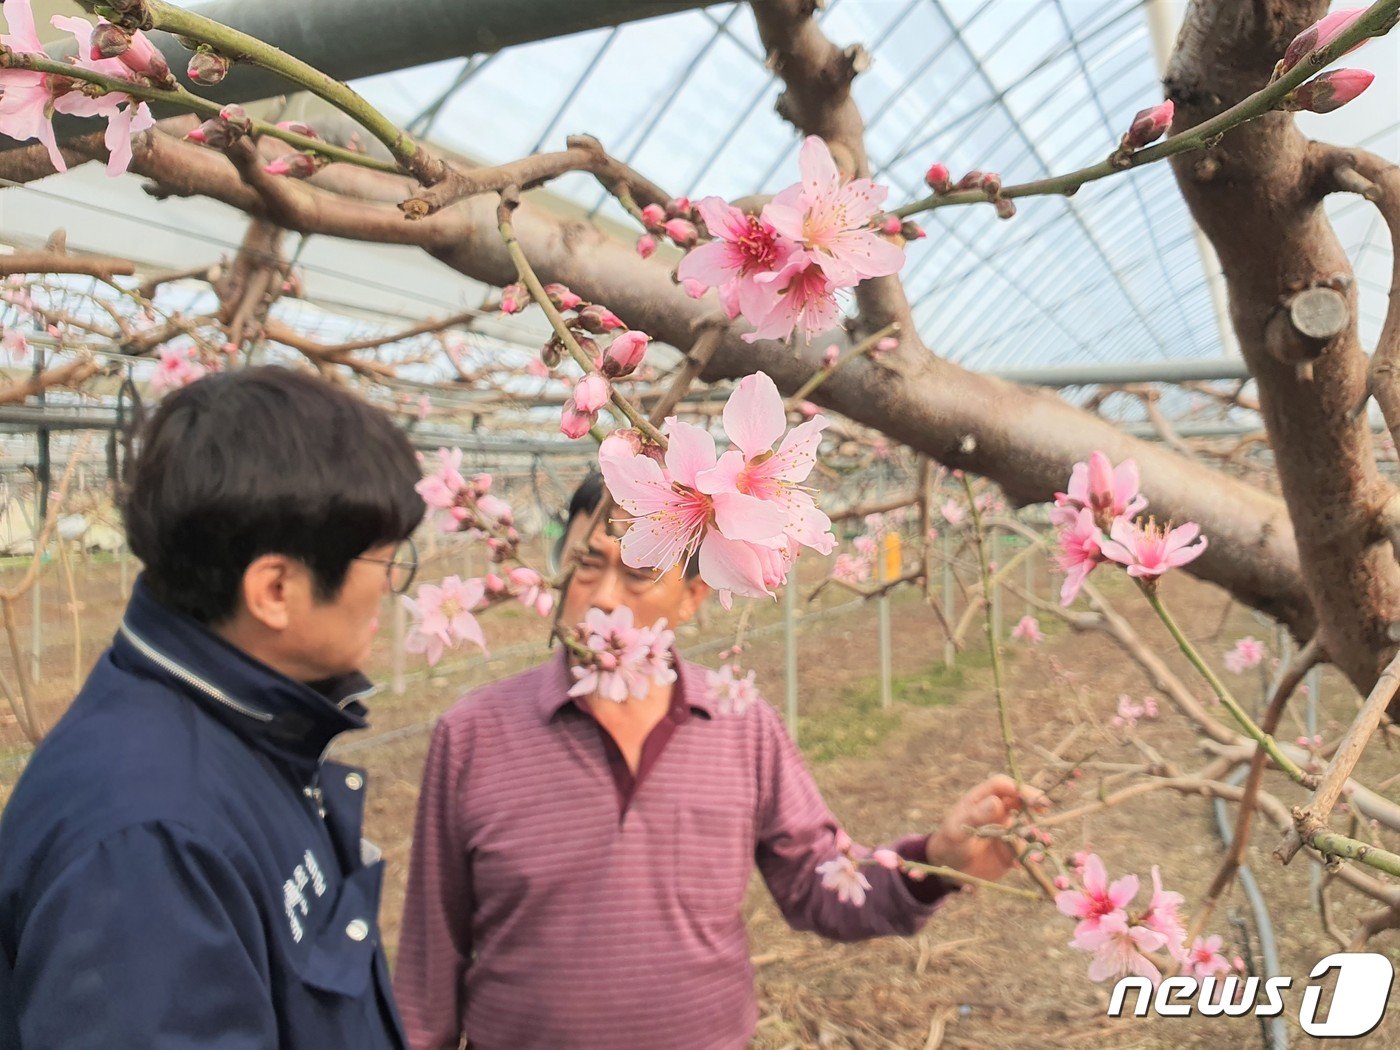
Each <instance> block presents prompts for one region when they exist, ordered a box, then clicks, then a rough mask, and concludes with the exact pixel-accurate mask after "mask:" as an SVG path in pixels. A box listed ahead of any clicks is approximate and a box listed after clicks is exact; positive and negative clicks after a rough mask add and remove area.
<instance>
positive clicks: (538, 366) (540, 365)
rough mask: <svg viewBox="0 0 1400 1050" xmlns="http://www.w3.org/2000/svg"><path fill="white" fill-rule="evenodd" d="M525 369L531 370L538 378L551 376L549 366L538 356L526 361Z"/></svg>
mask: <svg viewBox="0 0 1400 1050" xmlns="http://www.w3.org/2000/svg"><path fill="white" fill-rule="evenodd" d="M525 371H527V372H529V373H530V374H531V375H532V376H534V377H535V378H536V379H548V378H549V366H548V365H547V364H545V363H544V362H543V361H541V360H540V359H539V358H538V357H532V358H530V360H528V361H526V362H525Z"/></svg>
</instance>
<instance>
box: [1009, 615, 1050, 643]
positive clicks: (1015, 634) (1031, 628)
mask: <svg viewBox="0 0 1400 1050" xmlns="http://www.w3.org/2000/svg"><path fill="white" fill-rule="evenodd" d="M1011 637H1012V638H1017V639H1019V640H1021V641H1023V642H1028V643H1030V644H1031V645H1039V644H1040V642H1041V640H1042V639H1043V638H1044V637H1045V636H1044V635H1043V634H1041V633H1040V623H1039V621H1037V620H1036V618H1035V617H1034V616H1022V617H1021V622H1020V623H1018V624H1017V625H1016V628H1015V630H1013V631H1012V632H1011Z"/></svg>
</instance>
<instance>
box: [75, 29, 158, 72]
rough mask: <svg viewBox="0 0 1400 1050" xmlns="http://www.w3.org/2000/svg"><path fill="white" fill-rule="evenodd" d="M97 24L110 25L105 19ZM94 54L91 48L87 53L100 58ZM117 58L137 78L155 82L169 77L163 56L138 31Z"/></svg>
mask: <svg viewBox="0 0 1400 1050" xmlns="http://www.w3.org/2000/svg"><path fill="white" fill-rule="evenodd" d="M97 24H98V27H99V28H100V27H102V26H108V25H111V23H110V22H108V21H107V20H106V19H105V18H104V19H102V20H100V21H99V22H98V23H97ZM114 28H115V27H114ZM96 52H97V49H96V48H95V47H93V48H92V49H91V50H90V52H89V57H91V58H101V57H102V56H101V55H99V54H97V53H96ZM117 57H119V58H120V59H121V61H122V64H123V65H125V66H126V67H127V68H128V69H130V70H131V71H132V72H133V73H135V74H136V75H137V76H146V77H150V78H151V79H152V80H155V81H157V82H159V81H164V80H167V79H168V78H169V77H170V66H169V65H167V64H166V61H165V56H164V55H162V54H161V53H160V51H159V49H157V48H156V46H155V45H154V44H153V43H151V38H150V37H148V36H147V35H146V34H145V33H142V32H139V31H138V32H135V33H132V34H131V43H130V44H129V45H128V46H127V48H126V50H124V51H122V52H121V54H120V55H118V56H117Z"/></svg>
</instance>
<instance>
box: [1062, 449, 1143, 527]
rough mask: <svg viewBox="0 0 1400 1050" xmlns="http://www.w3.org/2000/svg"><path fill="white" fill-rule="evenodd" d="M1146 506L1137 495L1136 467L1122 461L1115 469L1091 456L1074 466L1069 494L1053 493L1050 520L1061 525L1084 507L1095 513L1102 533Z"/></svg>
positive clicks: (1103, 458) (1096, 455)
mask: <svg viewBox="0 0 1400 1050" xmlns="http://www.w3.org/2000/svg"><path fill="white" fill-rule="evenodd" d="M1146 506H1147V497H1145V496H1143V495H1142V493H1140V492H1139V491H1138V469H1137V463H1136V462H1135V461H1133V460H1131V459H1125V460H1124V461H1123V462H1122V463H1120V464H1119V465H1118V466H1117V468H1116V469H1115V468H1114V466H1113V463H1112V462H1111V461H1110V460H1109V458H1108V457H1107V456H1105V455H1104V454H1103V453H1102V452H1094V453H1092V454H1091V455H1090V456H1089V460H1088V462H1087V463H1076V464H1075V465H1074V467H1073V469H1072V470H1071V471H1070V475H1069V491H1068V492H1057V493H1055V508H1054V510H1052V511H1051V513H1050V520H1051V521H1052V522H1054V523H1055V524H1056V525H1064V524H1068V523H1069V522H1071V521H1073V520H1074V512H1075V511H1078V510H1081V509H1083V508H1085V507H1087V508H1089V509H1090V510H1092V511H1093V512H1094V520H1095V522H1096V523H1097V524H1098V526H1099V528H1101V529H1108V527H1109V525H1110V524H1111V522H1112V520H1113V519H1114V518H1120V517H1129V518H1131V517H1134V516H1135V515H1137V514H1139V513H1140V512H1141V511H1142V510H1143V508H1145V507H1146Z"/></svg>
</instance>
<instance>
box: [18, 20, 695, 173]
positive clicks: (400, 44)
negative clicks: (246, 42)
mask: <svg viewBox="0 0 1400 1050" xmlns="http://www.w3.org/2000/svg"><path fill="white" fill-rule="evenodd" d="M714 2H715V0H592V2H591V3H586V4H581V3H578V2H577V0H472V2H471V3H462V2H460V0H414V2H413V3H398V4H394V3H384V2H383V0H334V2H329V0H327V2H322V3H286V2H284V0H260V2H259V0H254V2H251V3H250V2H247V0H212V2H210V3H204V4H199V5H198V6H196V7H194V8H193V11H194V12H195V13H196V14H200V15H204V16H205V17H207V18H212V19H213V20H214V21H216V22H222V23H223V24H224V25H226V26H230V27H231V28H233V29H237V30H238V31H240V32H243V33H247V34H248V35H249V36H252V37H256V38H257V39H259V40H261V41H263V42H264V43H268V44H272V45H273V46H275V47H278V48H280V49H281V50H283V51H285V52H287V53H288V54H290V55H295V56H296V57H297V58H299V59H301V60H302V61H303V62H306V63H308V64H309V65H311V66H314V67H315V68H316V69H318V70H320V71H321V72H322V73H326V74H327V75H329V76H331V77H333V78H335V79H336V80H345V81H349V80H356V79H359V78H361V77H369V76H374V75H375V74H377V73H389V72H392V71H394V70H398V69H408V68H411V67H414V66H422V65H426V64H428V63H430V62H440V61H443V60H445V59H452V58H465V57H467V56H469V55H476V54H482V53H487V52H493V51H500V50H501V49H503V48H507V47H513V46H515V45H516V44H527V43H531V42H532V41H537V40H548V39H552V38H555V37H564V36H570V35H572V34H574V33H582V32H586V31H588V30H590V29H599V28H602V27H604V26H619V25H624V24H626V23H628V22H637V21H641V20H642V19H647V18H655V17H657V16H659V15H670V14H675V13H677V12H680V11H691V10H694V9H696V8H701V7H708V6H710V4H712V3H714ZM150 36H151V41H152V43H154V44H155V45H156V47H158V48H159V49H160V50H161V52H162V53H163V54H164V55H165V58H166V61H167V62H168V63H169V64H170V69H171V71H172V72H173V73H175V75H176V77H177V78H178V79H179V80H180V82H181V83H182V84H183V86H184V87H186V88H189V89H190V90H193V91H195V92H196V93H197V94H199V95H202V96H203V97H205V98H208V99H212V100H213V101H215V102H219V103H226V102H252V101H254V100H256V99H263V98H269V97H271V96H273V95H283V94H286V93H287V92H289V91H297V90H300V88H298V87H297V86H296V85H293V84H290V83H289V82H288V81H286V80H284V79H282V78H281V77H279V76H278V75H277V74H275V73H271V72H269V71H267V70H265V69H261V68H259V67H257V66H253V65H250V64H248V63H244V62H239V63H236V64H235V65H234V67H233V69H232V71H231V72H230V73H229V75H228V76H227V77H226V78H225V79H224V82H223V83H222V84H219V85H218V86H216V87H205V86H203V85H199V84H194V83H192V82H191V81H189V80H188V79H187V78H186V77H185V68H186V67H187V66H188V65H189V60H190V52H189V51H186V50H185V48H184V47H182V46H181V45H180V44H179V42H178V41H177V40H176V39H175V38H174V37H173V36H171V35H170V34H168V33H159V32H153V33H151V34H150ZM73 51H74V45H73V43H72V42H71V41H69V42H68V43H67V44H66V45H65V46H64V47H58V46H55V47H54V48H52V49H51V50H50V52H49V53H50V54H51V55H53V56H54V57H55V58H62V57H64V56H65V55H67V54H72V53H73ZM152 109H153V110H154V112H155V115H156V116H157V117H158V118H159V117H168V116H172V115H173V114H175V113H178V112H180V111H179V110H178V109H177V108H173V107H169V106H164V105H160V106H153V107H152ZM92 128H93V125H92V121H90V120H81V119H77V118H73V117H62V116H60V117H59V118H58V119H55V120H54V131H55V133H56V134H57V136H58V139H59V141H60V142H62V141H64V140H66V139H70V138H73V137H76V136H77V135H82V134H86V133H90V132H91V131H92ZM6 142H7V148H10V149H13V148H14V147H15V143H13V142H11V141H9V140H6Z"/></svg>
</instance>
